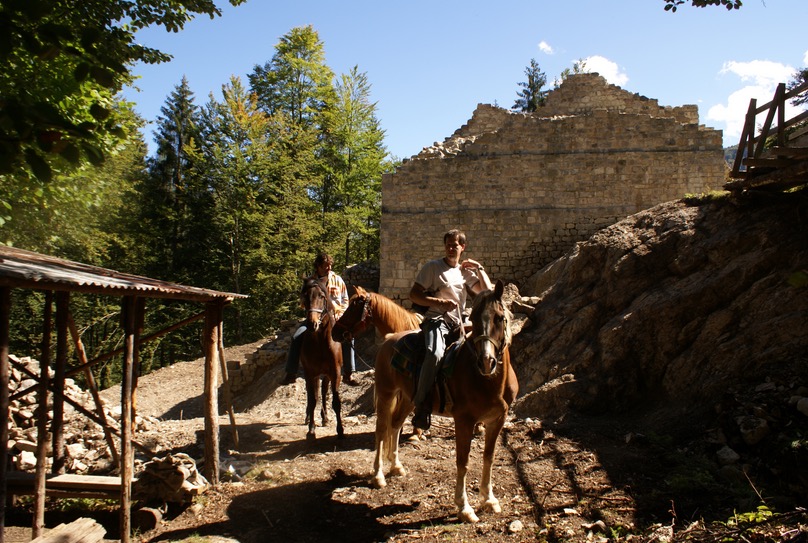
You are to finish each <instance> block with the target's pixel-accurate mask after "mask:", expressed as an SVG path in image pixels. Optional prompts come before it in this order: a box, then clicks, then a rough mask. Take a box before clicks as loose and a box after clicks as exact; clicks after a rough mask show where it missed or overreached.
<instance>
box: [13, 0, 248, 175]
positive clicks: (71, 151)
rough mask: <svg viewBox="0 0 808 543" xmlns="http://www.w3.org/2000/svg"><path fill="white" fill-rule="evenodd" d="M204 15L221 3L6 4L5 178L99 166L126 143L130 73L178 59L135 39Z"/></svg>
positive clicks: (98, 0) (76, 0)
mask: <svg viewBox="0 0 808 543" xmlns="http://www.w3.org/2000/svg"><path fill="white" fill-rule="evenodd" d="M230 2H231V4H233V5H238V4H240V3H242V2H243V0H230ZM200 13H204V14H207V15H210V16H211V17H213V16H214V15H219V14H220V11H219V9H218V8H217V7H216V5H215V4H214V2H213V0H153V1H149V2H145V1H138V2H130V1H122V0H117V1H115V0H113V1H110V0H2V2H0V96H1V97H2V98H0V175H12V176H15V177H19V178H27V179H29V180H30V182H32V183H33V182H34V180H38V181H39V182H43V183H47V182H49V181H51V179H52V178H53V176H54V175H55V174H56V173H59V172H61V173H67V172H68V171H69V170H70V169H71V168H75V167H78V166H80V165H83V164H86V163H89V164H93V165H99V164H100V163H101V162H102V161H103V160H104V158H105V157H106V156H107V155H108V153H109V151H110V149H111V147H112V146H114V145H115V144H116V143H117V142H119V141H121V140H122V139H125V138H126V137H127V131H126V129H125V125H124V124H123V123H122V122H121V119H120V117H119V116H118V115H116V111H115V109H114V107H112V106H113V102H114V96H115V94H116V93H117V92H118V91H120V90H121V88H122V87H123V85H125V84H127V83H130V82H131V81H132V74H131V67H132V66H133V65H134V63H136V62H145V63H158V62H165V61H167V60H169V59H170V57H169V56H168V55H165V54H164V53H161V52H160V51H158V50H156V49H152V48H148V47H145V46H143V45H140V44H138V43H137V42H136V40H135V33H136V31H137V30H139V29H142V28H145V27H147V26H150V25H160V26H163V27H164V28H165V29H166V30H169V31H172V32H176V31H178V30H180V29H182V27H183V26H184V24H185V23H186V22H188V21H189V20H190V19H191V18H192V17H193V16H194V14H200Z"/></svg>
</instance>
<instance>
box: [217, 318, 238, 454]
mask: <svg viewBox="0 0 808 543" xmlns="http://www.w3.org/2000/svg"><path fill="white" fill-rule="evenodd" d="M217 332H218V333H217V335H218V339H219V342H218V348H219V369H220V370H221V372H222V394H224V403H225V405H227V413H228V414H229V415H230V431H231V432H232V434H233V447H234V448H235V449H236V450H238V448H239V445H238V427H237V426H236V413H235V412H234V411H233V394H232V391H231V390H230V375H229V373H228V371H227V360H225V357H224V323H223V322H219V330H218V331H217Z"/></svg>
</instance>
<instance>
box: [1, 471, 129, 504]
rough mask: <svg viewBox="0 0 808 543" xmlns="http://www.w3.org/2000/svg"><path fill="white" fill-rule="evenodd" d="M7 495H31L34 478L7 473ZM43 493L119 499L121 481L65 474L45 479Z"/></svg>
mask: <svg viewBox="0 0 808 543" xmlns="http://www.w3.org/2000/svg"><path fill="white" fill-rule="evenodd" d="M6 485H7V488H8V493H9V494H33V493H34V492H35V490H36V489H35V486H36V476H35V475H34V474H33V473H28V472H25V471H9V472H8V473H7V474H6ZM45 492H46V494H49V495H52V496H67V495H71V496H76V495H78V496H87V495H93V496H97V497H104V498H114V499H118V498H120V493H121V479H120V477H116V476H106V475H75V474H72V473H65V474H60V475H49V476H47V477H46V478H45Z"/></svg>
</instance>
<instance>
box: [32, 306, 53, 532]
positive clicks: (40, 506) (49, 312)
mask: <svg viewBox="0 0 808 543" xmlns="http://www.w3.org/2000/svg"><path fill="white" fill-rule="evenodd" d="M52 327H53V292H51V291H48V292H46V293H45V306H44V308H43V311H42V352H41V353H40V361H39V370H40V375H39V384H38V386H39V391H38V399H39V406H38V409H37V415H36V429H37V435H36V486H35V487H34V488H35V492H34V518H33V520H32V525H31V537H32V538H37V537H39V536H40V535H42V532H43V530H44V529H45V476H46V474H47V469H48V417H47V415H46V413H47V412H48V387H49V381H50V373H49V368H50V361H51V354H50V352H51V349H50V346H51V329H52Z"/></svg>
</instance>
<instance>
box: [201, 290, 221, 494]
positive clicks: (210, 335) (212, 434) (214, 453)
mask: <svg viewBox="0 0 808 543" xmlns="http://www.w3.org/2000/svg"><path fill="white" fill-rule="evenodd" d="M221 321H222V305H221V304H217V303H214V302H210V303H208V304H207V305H206V306H205V326H204V330H203V332H202V348H203V350H204V352H205V393H204V398H205V469H204V472H203V474H204V475H205V477H206V478H207V479H208V481H209V482H210V484H212V485H217V484H219V394H218V389H217V387H218V382H219V364H218V363H217V358H218V357H219V352H218V345H219V339H218V337H217V336H218V331H219V323H220V322H221Z"/></svg>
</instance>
